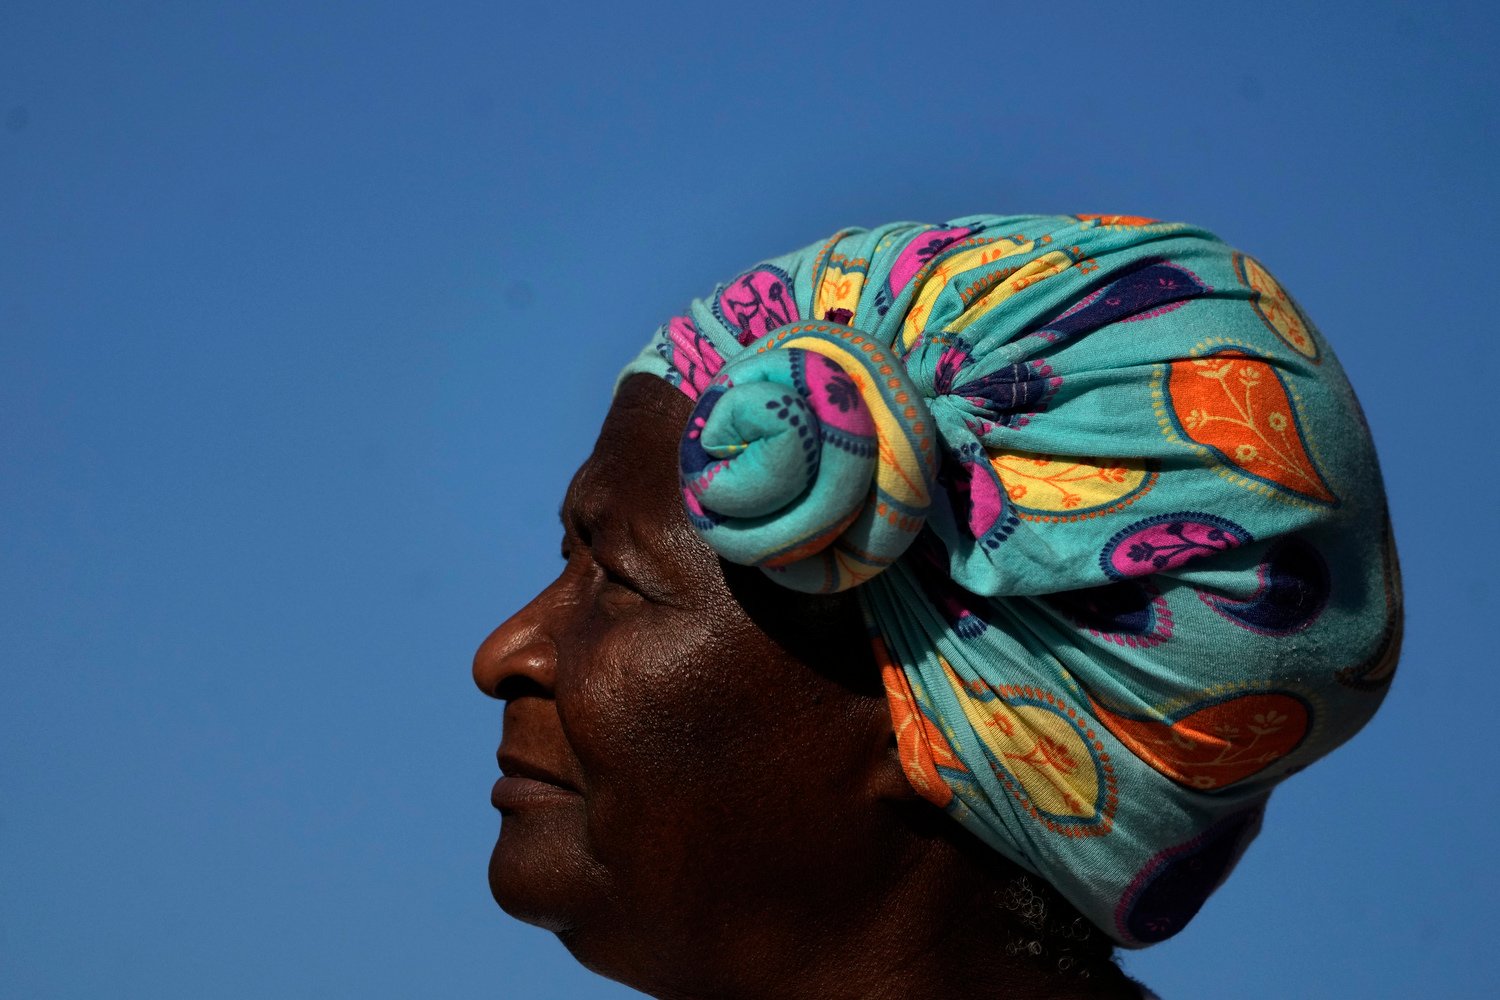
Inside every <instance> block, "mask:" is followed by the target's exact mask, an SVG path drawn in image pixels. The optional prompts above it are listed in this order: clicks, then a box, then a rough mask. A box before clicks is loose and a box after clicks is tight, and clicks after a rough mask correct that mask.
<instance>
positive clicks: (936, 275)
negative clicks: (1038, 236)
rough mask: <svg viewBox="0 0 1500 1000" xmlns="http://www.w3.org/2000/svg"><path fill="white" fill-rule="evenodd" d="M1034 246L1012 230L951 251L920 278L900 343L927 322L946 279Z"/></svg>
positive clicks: (908, 342)
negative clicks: (920, 283)
mask: <svg viewBox="0 0 1500 1000" xmlns="http://www.w3.org/2000/svg"><path fill="white" fill-rule="evenodd" d="M1035 247H1036V241H1035V240H1028V239H1025V238H1024V237H1023V236H1021V235H1020V234H1016V235H1015V236H1007V237H1004V238H1002V239H998V240H994V241H992V242H989V243H985V244H983V245H981V246H977V247H974V248H972V249H969V250H965V251H963V252H962V253H957V254H954V255H953V256H952V257H950V258H948V259H947V260H944V261H943V262H942V263H940V264H938V266H937V267H935V268H933V269H932V270H931V271H930V272H929V273H928V274H927V276H926V278H925V279H924V280H923V281H922V285H921V287H920V288H919V289H918V290H917V295H916V299H915V301H913V303H912V307H911V310H910V311H909V312H907V314H906V320H905V322H904V323H903V325H902V328H901V340H902V343H903V344H904V345H905V346H906V347H908V348H909V347H911V345H912V344H914V343H916V341H917V337H918V335H920V334H921V332H922V330H923V329H924V328H925V327H926V325H927V317H928V315H929V314H930V313H931V312H932V306H933V303H935V302H936V301H937V298H938V296H939V295H941V294H942V293H943V289H945V288H947V287H948V282H949V280H950V279H952V278H953V277H955V276H956V275H960V274H962V273H964V272H965V271H969V270H972V269H974V268H976V267H983V266H984V265H986V264H989V263H992V262H994V261H997V260H1001V259H1003V258H1005V257H1013V256H1015V255H1016V254H1020V253H1028V252H1030V251H1031V250H1032V249H1034V248H1035Z"/></svg>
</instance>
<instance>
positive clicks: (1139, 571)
mask: <svg viewBox="0 0 1500 1000" xmlns="http://www.w3.org/2000/svg"><path fill="white" fill-rule="evenodd" d="M1250 540H1251V538H1250V532H1248V531H1246V530H1245V529H1244V528H1241V527H1240V526H1239V525H1237V524H1235V523H1234V522H1232V521H1230V520H1228V519H1226V518H1222V517H1216V516H1214V515H1213V514H1204V513H1201V512H1193V513H1182V514H1164V515H1158V516H1157V517H1152V518H1148V519H1146V520H1145V521H1138V522H1136V523H1135V524H1133V525H1131V526H1130V527H1128V528H1126V529H1124V530H1123V531H1120V532H1118V533H1117V534H1116V535H1115V536H1114V537H1113V538H1111V539H1110V540H1109V543H1108V544H1107V545H1106V546H1105V547H1104V552H1103V553H1102V554H1101V555H1100V559H1099V562H1100V564H1101V568H1102V569H1103V570H1104V572H1105V573H1106V574H1108V575H1109V576H1112V577H1114V578H1115V579H1116V580H1121V579H1125V578H1128V577H1132V576H1149V575H1150V574H1152V573H1160V572H1163V571H1164V570H1170V569H1176V568H1177V567H1179V566H1182V565H1184V564H1186V563H1190V562H1192V561H1193V560H1194V559H1200V558H1202V557H1204V556H1208V555H1213V554H1214V553H1216V552H1223V551H1225V550H1226V549H1232V548H1235V547H1236V546H1239V545H1243V544H1244V543H1245V542H1248V541H1250Z"/></svg>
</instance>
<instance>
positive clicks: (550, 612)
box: [474, 377, 890, 977]
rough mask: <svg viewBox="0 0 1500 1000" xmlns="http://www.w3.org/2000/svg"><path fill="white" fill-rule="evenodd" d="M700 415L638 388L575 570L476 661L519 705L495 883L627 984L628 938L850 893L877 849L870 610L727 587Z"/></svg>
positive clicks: (595, 467)
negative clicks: (701, 470) (687, 509)
mask: <svg viewBox="0 0 1500 1000" xmlns="http://www.w3.org/2000/svg"><path fill="white" fill-rule="evenodd" d="M690 409H691V404H690V403H689V401H688V400H687V399H686V397H684V396H682V395H681V394H680V393H678V392H677V391H676V390H674V389H673V388H672V387H671V386H670V385H668V384H667V383H666V382H663V381H660V380H657V379H652V378H648V377H636V378H632V379H630V380H629V381H627V382H626V384H625V385H624V386H623V387H622V389H621V391H620V392H619V393H618V394H617V396H616V399H615V402H614V405H613V407H612V408H611V410H610V412H609V415H608V417H607V418H606V420H605V422H604V427H603V430H602V432H601V433H600V436H599V439H598V442H597V444H596V445H595V448H594V452H593V454H592V455H591V456H590V458H589V459H588V460H587V461H586V462H585V463H584V465H583V467H582V468H581V469H580V470H579V472H578V473H577V475H576V476H575V477H574V479H573V482H572V484H571V486H570V487H569V489H568V492H567V496H566V499H565V500H564V504H563V510H562V518H563V528H564V535H563V557H564V559H565V561H566V565H565V567H564V569H563V571H562V574H561V575H560V576H559V577H558V578H557V579H556V581H554V582H553V583H552V584H551V585H550V586H548V587H547V588H546V589H545V590H543V591H542V592H541V593H540V594H538V595H537V596H536V598H535V599H534V600H532V602H531V603H530V604H528V605H527V606H526V607H525V608H524V609H522V610H521V611H520V612H518V613H517V614H516V615H515V616H514V617H513V618H511V619H510V620H509V621H507V622H506V623H505V624H503V625H502V626H500V628H498V629H497V630H496V631H495V632H494V633H493V634H492V635H490V637H489V638H488V639H487V640H486V641H485V642H484V644H483V645H482V646H481V647H480V649H479V651H478V653H477V654H476V655H475V660H474V676H475V680H476V682H477V683H478V684H479V686H480V688H481V689H482V690H484V691H485V692H486V693H487V694H490V695H492V696H494V697H497V698H500V699H502V700H504V702H505V709H504V731H503V739H502V742H501V745H500V750H499V754H498V756H499V762H500V767H501V770H502V772H503V773H504V775H505V777H503V778H502V780H501V781H500V782H499V783H498V784H497V785H496V788H495V792H494V803H495V805H496V807H497V808H498V809H499V810H500V813H501V817H502V822H501V831H500V837H499V841H498V843H497V844H496V846H495V850H494V853H493V855H492V858H491V862H490V875H489V878H490V887H491V891H492V892H493V894H494V896H495V899H496V900H497V901H498V902H499V903H500V905H501V907H503V908H504V909H505V910H506V911H507V912H509V913H511V914H512V915H513V916H516V917H518V918H520V919H522V920H525V921H528V922H531V923H535V924H538V925H541V926H543V927H547V928H549V929H551V930H553V931H555V932H557V933H559V935H561V936H562V938H563V940H564V942H565V943H566V944H567V945H568V946H569V948H570V949H572V950H573V951H574V953H575V954H576V955H577V956H578V957H579V958H580V959H581V960H583V961H584V962H585V964H588V965H591V966H594V967H597V968H600V969H601V971H607V972H608V973H609V974H611V975H616V976H617V977H618V976H619V974H620V973H619V967H620V966H622V965H625V964H629V963H630V962H631V961H636V960H635V959H631V958H629V957H628V956H624V953H623V952H622V949H624V950H626V951H628V950H629V949H630V947H631V942H633V941H639V940H651V939H653V938H654V939H656V940H658V941H666V940H672V939H676V940H678V941H681V940H682V939H683V937H684V936H686V937H688V938H694V937H699V936H701V937H703V938H704V940H705V942H708V941H710V940H712V941H718V940H720V938H719V935H720V934H721V933H722V928H723V927H724V926H725V921H726V920H733V921H735V922H738V921H741V920H752V921H753V920H754V919H755V917H754V911H755V909H756V908H757V907H767V908H774V909H777V910H779V909H780V908H783V907H786V906H788V905H791V906H795V905H796V904H797V899H798V898H800V897H801V896H803V895H805V894H806V895H813V894H821V893H826V892H828V891H832V887H834V886H842V887H843V888H842V889H841V890H840V891H847V886H848V885H849V884H850V882H849V880H850V879H853V878H856V877H859V876H857V874H856V870H857V869H860V868H861V867H862V866H863V865H864V864H866V862H867V858H868V855H869V854H870V852H871V851H872V848H871V847H870V846H869V843H870V839H871V838H870V832H869V830H868V828H867V827H862V826H861V823H860V821H859V817H858V816H856V815H853V814H851V809H857V807H856V806H854V805H852V804H851V800H855V799H858V801H860V802H862V801H864V797H863V796H860V795H859V794H858V793H859V791H860V790H861V789H860V788H859V786H861V785H862V784H868V781H867V780H866V775H867V772H868V770H869V765H870V758H871V756H872V755H876V754H882V753H885V752H886V746H887V743H888V740H889V725H890V724H889V718H888V715H887V710H886V707H885V703H884V699H883V698H882V697H881V695H880V689H879V683H878V679H877V677H876V676H875V669H874V666H873V664H872V663H870V662H869V656H868V653H867V652H865V651H863V647H864V643H863V642H862V641H861V638H862V636H861V631H860V625H859V622H858V618H857V614H856V612H855V609H854V606H853V604H852V603H851V602H846V601H839V602H828V601H824V602H818V601H814V600H811V599H808V598H803V597H800V596H794V595H791V594H790V593H789V592H785V591H782V590H781V589H780V588H778V587H776V586H775V585H774V584H772V583H770V582H769V581H767V580H765V579H764V578H762V577H761V576H760V574H759V573H758V571H753V570H741V569H740V568H738V567H730V568H729V570H728V572H729V574H730V579H729V580H728V581H726V577H725V572H726V571H725V569H723V568H721V564H720V562H719V560H718V559H717V558H716V557H715V556H714V555H713V553H712V552H711V551H710V550H709V549H708V548H707V546H705V545H703V543H702V542H701V541H700V540H699V539H698V538H697V536H696V535H695V534H694V532H693V530H692V528H691V526H690V525H689V524H688V522H687V518H686V516H685V514H684V512H683V510H682V502H681V497H680V495H679V492H678V485H677V463H676V457H677V456H676V447H677V439H678V436H679V434H680V431H681V428H682V427H683V425H684V424H685V422H686V419H687V415H688V412H689V411H690ZM747 608H749V609H750V610H748V611H747ZM757 622H764V623H769V624H767V625H766V627H762V625H760V624H757ZM767 628H769V629H770V630H771V632H773V633H775V635H774V636H773V635H772V634H769V633H768V631H767ZM851 648H853V649H855V650H856V652H854V653H851V652H850V650H851ZM829 664H833V666H829ZM840 672H843V673H849V674H851V675H853V674H858V675H859V676H858V679H857V680H855V681H852V682H849V681H845V680H842V679H841V678H840V677H838V676H836V675H837V674H839V673H840ZM861 830H864V832H863V833H862V832H861ZM862 841H863V843H862ZM856 884H857V883H856Z"/></svg>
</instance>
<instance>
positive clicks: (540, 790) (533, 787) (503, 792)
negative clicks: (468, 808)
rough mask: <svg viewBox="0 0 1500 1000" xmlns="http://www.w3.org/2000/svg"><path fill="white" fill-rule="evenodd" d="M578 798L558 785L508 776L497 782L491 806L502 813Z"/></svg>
mask: <svg viewBox="0 0 1500 1000" xmlns="http://www.w3.org/2000/svg"><path fill="white" fill-rule="evenodd" d="M576 798H578V793H577V792H575V791H572V790H571V789H568V788H562V787H560V786H558V785H549V784H547V782H545V781H537V780H536V779H534V778H519V777H515V776H508V777H504V778H501V779H500V780H499V781H497V782H495V787H494V788H493V789H492V790H491V791H490V805H492V806H494V807H495V808H496V809H499V810H500V811H501V812H502V813H503V812H508V811H510V810H511V809H519V808H521V807H522V806H530V805H540V804H542V803H546V802H563V801H566V800H568V799H576Z"/></svg>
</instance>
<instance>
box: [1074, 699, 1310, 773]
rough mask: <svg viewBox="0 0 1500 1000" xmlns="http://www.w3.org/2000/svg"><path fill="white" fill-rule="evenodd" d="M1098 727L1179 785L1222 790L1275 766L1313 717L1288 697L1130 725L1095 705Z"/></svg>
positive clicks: (1213, 707) (1230, 703)
mask: <svg viewBox="0 0 1500 1000" xmlns="http://www.w3.org/2000/svg"><path fill="white" fill-rule="evenodd" d="M1093 705H1094V711H1095V712H1096V713H1097V714H1098V716H1099V721H1101V722H1103V723H1104V725H1105V726H1106V727H1107V728H1108V729H1109V731H1110V732H1112V733H1114V734H1115V737H1116V738H1117V739H1119V741H1120V742H1121V743H1123V744H1125V745H1126V746H1127V747H1129V748H1130V749H1131V750H1132V751H1134V752H1135V755H1136V756H1137V757H1139V758H1140V759H1141V760H1143V761H1145V762H1146V763H1147V764H1150V765H1151V766H1152V767H1153V768H1155V769H1156V770H1157V771H1160V772H1161V773H1162V774H1164V775H1166V776H1167V777H1169V778H1171V779H1172V780H1173V781H1175V782H1177V783H1178V784H1179V785H1185V786H1187V787H1188V788H1196V789H1198V790H1200V791H1205V792H1207V791H1213V790H1214V789H1217V788H1226V787H1228V786H1229V785H1232V784H1234V783H1235V782H1237V781H1244V780H1245V779H1246V778H1248V777H1251V776H1252V775H1255V774H1258V773H1259V772H1261V771H1263V770H1265V769H1266V768H1268V767H1270V766H1271V765H1272V764H1275V763H1276V762H1277V761H1278V760H1281V759H1282V758H1283V757H1285V756H1286V755H1287V754H1289V753H1291V752H1292V751H1293V750H1295V749H1296V748H1297V746H1298V745H1299V744H1300V743H1301V742H1302V738H1303V737H1304V736H1306V735H1307V730H1308V726H1309V724H1310V723H1311V720H1312V713H1311V712H1310V711H1309V710H1308V707H1307V704H1306V703H1305V702H1304V701H1303V700H1302V699H1300V698H1297V697H1295V696H1293V695H1289V694H1280V693H1271V692H1266V693H1257V694H1242V695H1239V696H1238V697H1234V698H1230V699H1228V700H1227V701H1220V702H1218V703H1216V704H1212V705H1208V706H1206V707H1204V708H1199V709H1197V710H1195V711H1189V712H1188V713H1187V714H1186V715H1184V716H1183V717H1181V718H1179V719H1178V720H1176V721H1175V722H1170V723H1169V722H1163V721H1157V720H1154V719H1132V718H1128V717H1126V716H1124V715H1119V714H1117V713H1115V712H1111V711H1110V710H1109V709H1107V708H1105V707H1104V706H1102V705H1100V704H1099V703H1098V702H1094V703H1093Z"/></svg>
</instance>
